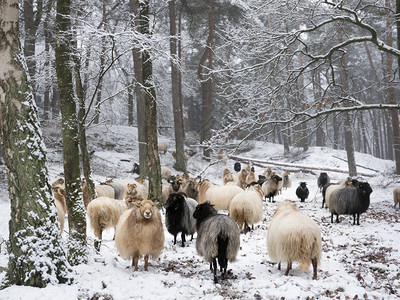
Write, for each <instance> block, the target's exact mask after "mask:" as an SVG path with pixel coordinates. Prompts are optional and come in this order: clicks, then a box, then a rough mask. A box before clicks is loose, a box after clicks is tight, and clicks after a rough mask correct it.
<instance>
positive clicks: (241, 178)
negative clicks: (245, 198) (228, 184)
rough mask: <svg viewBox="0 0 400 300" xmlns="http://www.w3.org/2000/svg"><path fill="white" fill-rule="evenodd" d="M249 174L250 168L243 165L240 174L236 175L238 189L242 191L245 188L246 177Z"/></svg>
mask: <svg viewBox="0 0 400 300" xmlns="http://www.w3.org/2000/svg"><path fill="white" fill-rule="evenodd" d="M250 172H251V167H250V166H249V165H244V166H243V168H242V169H241V170H240V172H238V173H237V176H238V179H239V184H238V185H239V187H241V188H242V189H245V188H246V186H247V183H246V178H247V175H249V173H250Z"/></svg>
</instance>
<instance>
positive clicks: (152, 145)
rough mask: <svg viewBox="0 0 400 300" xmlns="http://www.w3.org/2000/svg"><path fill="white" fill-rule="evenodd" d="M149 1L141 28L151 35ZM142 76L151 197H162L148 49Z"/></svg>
mask: <svg viewBox="0 0 400 300" xmlns="http://www.w3.org/2000/svg"><path fill="white" fill-rule="evenodd" d="M149 6H150V5H149V1H148V0H146V1H143V2H141V3H140V4H139V20H140V27H139V30H140V32H141V33H142V34H143V35H148V36H149V37H151V33H150V28H149V27H150V24H149ZM142 62H143V64H142V76H143V86H144V89H145V91H144V103H145V117H146V123H145V124H146V135H147V150H148V152H147V159H148V161H147V167H148V177H149V195H148V197H149V199H152V198H157V199H161V168H160V158H159V156H158V135H157V103H156V92H155V89H154V83H153V81H152V76H153V63H152V61H151V58H150V53H149V52H148V51H147V50H143V51H142Z"/></svg>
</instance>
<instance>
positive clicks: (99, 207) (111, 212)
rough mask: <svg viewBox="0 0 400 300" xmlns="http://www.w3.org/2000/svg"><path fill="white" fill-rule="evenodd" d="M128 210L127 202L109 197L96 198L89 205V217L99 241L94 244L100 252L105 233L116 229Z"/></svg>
mask: <svg viewBox="0 0 400 300" xmlns="http://www.w3.org/2000/svg"><path fill="white" fill-rule="evenodd" d="M127 209H128V206H127V204H126V202H125V201H121V200H117V199H113V198H108V197H98V198H95V199H93V200H92V201H91V202H90V203H89V204H88V206H87V215H88V217H89V221H90V225H91V226H92V228H93V230H94V235H95V237H96V238H97V239H98V240H96V241H95V243H94V245H95V248H96V249H97V250H98V251H100V245H101V240H102V235H103V231H104V230H106V229H108V228H110V227H115V226H116V225H117V223H118V220H119V218H120V217H121V215H122V214H123V213H124V212H125V211H126V210H127Z"/></svg>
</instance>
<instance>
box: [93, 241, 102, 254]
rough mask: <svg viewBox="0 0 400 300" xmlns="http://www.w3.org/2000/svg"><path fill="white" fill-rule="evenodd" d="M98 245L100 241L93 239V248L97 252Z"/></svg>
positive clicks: (98, 249) (98, 250)
mask: <svg viewBox="0 0 400 300" xmlns="http://www.w3.org/2000/svg"><path fill="white" fill-rule="evenodd" d="M100 245H101V241H98V240H95V241H94V249H95V250H96V251H97V252H100Z"/></svg>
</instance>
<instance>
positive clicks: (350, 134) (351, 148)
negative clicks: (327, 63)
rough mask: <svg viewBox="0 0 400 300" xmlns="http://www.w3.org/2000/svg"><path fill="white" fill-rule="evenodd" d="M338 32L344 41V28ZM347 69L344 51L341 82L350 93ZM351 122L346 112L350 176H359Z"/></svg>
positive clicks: (345, 132) (346, 145)
mask: <svg viewBox="0 0 400 300" xmlns="http://www.w3.org/2000/svg"><path fill="white" fill-rule="evenodd" d="M338 34H339V43H342V42H343V38H342V34H343V32H342V28H339V30H338ZM346 69H347V55H346V54H345V53H344V54H343V56H342V59H341V60H339V70H340V82H341V84H342V89H343V92H344V93H348V92H349V90H350V87H349V80H348V78H347V73H346ZM351 123H352V122H351V114H350V113H346V114H345V116H344V142H345V148H346V154H347V163H348V165H349V176H351V177H353V176H357V166H356V160H355V157H354V139H353V131H352V126H351Z"/></svg>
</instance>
